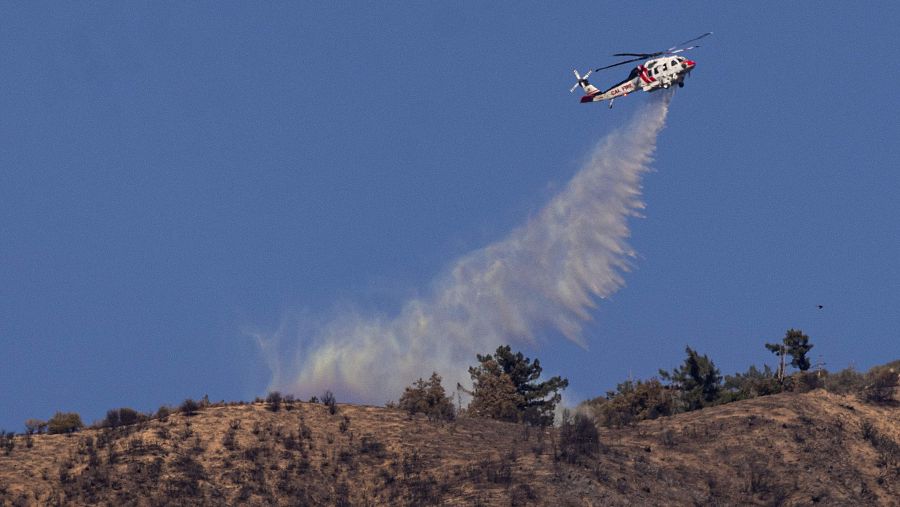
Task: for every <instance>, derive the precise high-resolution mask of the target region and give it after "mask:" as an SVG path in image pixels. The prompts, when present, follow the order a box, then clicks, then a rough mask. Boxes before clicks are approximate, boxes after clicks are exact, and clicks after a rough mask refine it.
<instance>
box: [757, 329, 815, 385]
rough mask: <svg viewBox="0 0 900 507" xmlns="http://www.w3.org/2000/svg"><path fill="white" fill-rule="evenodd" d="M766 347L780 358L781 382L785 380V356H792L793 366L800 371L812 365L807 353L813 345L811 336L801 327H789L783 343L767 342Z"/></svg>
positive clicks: (779, 377)
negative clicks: (800, 328) (810, 341)
mask: <svg viewBox="0 0 900 507" xmlns="http://www.w3.org/2000/svg"><path fill="white" fill-rule="evenodd" d="M766 348H767V349H769V351H770V352H772V353H773V354H775V355H776V356H778V358H779V365H778V381H779V382H782V383H783V382H784V368H785V362H784V359H785V356H791V366H793V367H794V368H797V369H798V370H800V371H806V370H808V369H809V367H810V366H812V365H811V363H810V361H809V358H808V357H806V355H807V354H808V353H809V351H810V349H812V348H813V346H812V344H811V343H809V336H806V335H805V334H803V331H801V330H799V329H793V328H791V329H788V330H787V332H786V333H785V334H784V338H782V340H781V343H767V344H766Z"/></svg>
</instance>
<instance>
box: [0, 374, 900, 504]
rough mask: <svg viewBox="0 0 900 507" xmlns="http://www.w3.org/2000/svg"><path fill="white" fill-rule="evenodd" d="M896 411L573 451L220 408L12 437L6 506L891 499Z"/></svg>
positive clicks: (640, 431)
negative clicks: (562, 455) (581, 454)
mask: <svg viewBox="0 0 900 507" xmlns="http://www.w3.org/2000/svg"><path fill="white" fill-rule="evenodd" d="M288 408H290V410H288ZM898 421H900V408H898V407H896V406H877V405H869V404H864V403H861V402H859V401H857V400H856V399H855V398H852V397H843V396H837V395H833V394H828V393H825V392H823V391H814V392H812V393H808V394H781V395H776V396H769V397H764V398H756V399H753V400H748V401H743V402H738V403H732V404H729V405H724V406H720V407H713V408H709V409H705V410H702V411H697V412H691V413H687V414H681V415H678V416H675V417H669V418H662V419H657V420H654V421H645V422H642V423H640V424H638V425H636V426H634V427H631V428H624V429H618V430H608V429H603V430H601V432H600V440H601V443H602V447H601V451H600V452H599V454H598V455H597V456H595V457H593V458H589V459H588V458H585V459H580V460H576V461H575V462H574V463H568V462H566V460H560V459H556V457H557V453H558V447H557V440H556V435H555V433H554V432H553V431H549V430H545V431H540V430H537V429H534V428H531V429H530V430H528V431H526V430H525V428H524V427H522V426H519V425H514V424H509V423H501V422H496V421H489V420H479V419H466V418H462V419H459V420H457V421H455V422H450V423H439V422H430V421H428V420H426V419H425V417H424V416H418V417H410V416H408V415H407V414H406V413H405V412H402V411H399V410H389V409H385V408H376V407H366V406H350V405H339V406H338V411H337V413H336V414H334V415H332V414H330V413H329V411H328V408H327V407H325V406H323V405H320V404H310V403H294V404H290V405H289V406H284V405H283V406H282V409H281V410H280V411H278V412H272V411H270V410H267V409H266V407H265V405H264V404H252V405H234V406H218V407H209V408H205V409H203V410H201V411H200V412H199V413H198V414H197V415H195V416H192V417H187V416H185V415H182V414H174V415H171V416H169V417H168V418H166V419H165V420H153V421H148V422H145V423H141V424H138V425H134V426H130V427H124V428H117V429H115V430H86V431H82V432H80V433H77V434H75V435H71V436H65V435H36V436H34V437H33V446H32V447H31V448H28V447H27V446H26V445H25V437H24V436H17V437H16V446H15V448H14V449H13V451H12V452H11V453H10V455H9V456H3V455H0V504H2V505H15V504H17V502H18V503H21V504H23V505H52V504H101V505H163V504H165V505H172V504H185V505H188V504H189V505H198V504H210V505H212V504H215V505H221V504H245V505H272V504H276V505H309V504H312V505H326V504H327V505H428V504H435V505H436V504H441V505H635V504H637V505H698V504H699V505H734V504H751V505H777V504H786V505H808V504H813V503H816V504H821V505H866V504H871V505H898V500H897V499H898V498H900V487H898V484H900V464H898V463H900V456H897V455H896V453H897V452H900V451H898V450H897V449H898V447H897V443H898V442H900V426H898Z"/></svg>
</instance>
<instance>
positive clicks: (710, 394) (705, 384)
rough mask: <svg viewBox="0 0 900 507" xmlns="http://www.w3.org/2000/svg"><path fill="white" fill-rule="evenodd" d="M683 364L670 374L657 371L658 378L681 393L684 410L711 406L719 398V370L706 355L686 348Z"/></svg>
mask: <svg viewBox="0 0 900 507" xmlns="http://www.w3.org/2000/svg"><path fill="white" fill-rule="evenodd" d="M685 352H687V355H688V356H687V358H686V359H685V360H684V364H683V365H681V366H680V367H678V368H675V369H674V370H672V372H671V373H669V372H667V371H665V370H659V376H660V377H661V378H663V379H665V380H669V381H671V382H672V383H673V384H675V386H676V387H677V388H678V389H679V390H680V391H681V392H682V399H683V401H684V403H685V410H697V409H699V408H703V407H705V406H707V405H711V404H712V403H714V402H715V401H716V399H717V398H718V397H719V390H720V389H721V387H722V376H721V375H720V374H719V369H718V368H716V365H715V364H713V362H712V360H710V359H709V358H708V357H707V356H706V355H703V356H701V355H700V354H698V353H697V351H695V350H694V349H692V348H690V347H687V348H686V349H685Z"/></svg>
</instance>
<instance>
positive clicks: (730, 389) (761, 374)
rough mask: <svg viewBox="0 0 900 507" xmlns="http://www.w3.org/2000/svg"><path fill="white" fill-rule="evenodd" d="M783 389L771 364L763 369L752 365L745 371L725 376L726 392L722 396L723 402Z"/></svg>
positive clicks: (763, 394)
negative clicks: (770, 366)
mask: <svg viewBox="0 0 900 507" xmlns="http://www.w3.org/2000/svg"><path fill="white" fill-rule="evenodd" d="M781 391H782V386H781V383H780V382H779V381H778V376H777V375H776V373H775V372H774V371H772V369H771V368H769V365H765V366H764V367H763V369H762V370H759V369H758V368H757V367H756V366H750V368H748V369H747V371H746V372H745V373H735V374H734V375H726V376H725V385H724V392H723V393H722V395H721V396H720V401H721V402H722V403H729V402H732V401H740V400H746V399H750V398H756V397H757V396H768V395H770V394H776V393H780V392H781Z"/></svg>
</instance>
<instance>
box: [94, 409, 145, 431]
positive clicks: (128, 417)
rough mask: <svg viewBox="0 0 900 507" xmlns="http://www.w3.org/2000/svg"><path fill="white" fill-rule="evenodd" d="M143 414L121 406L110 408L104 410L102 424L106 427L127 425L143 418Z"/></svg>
mask: <svg viewBox="0 0 900 507" xmlns="http://www.w3.org/2000/svg"><path fill="white" fill-rule="evenodd" d="M144 418H145V416H144V415H143V414H141V413H140V412H138V411H137V410H134V409H132V408H128V407H122V408H119V409H112V410H108V411H107V412H106V419H104V420H103V422H102V425H103V426H106V427H108V428H117V427H119V426H129V425H132V424H135V423H138V422H140V421H141V420H143V419H144Z"/></svg>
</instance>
